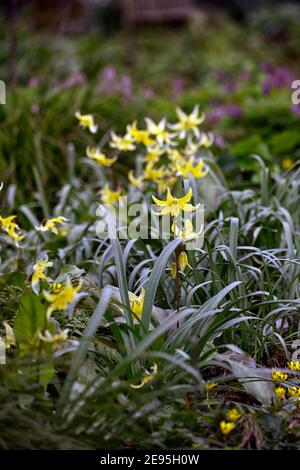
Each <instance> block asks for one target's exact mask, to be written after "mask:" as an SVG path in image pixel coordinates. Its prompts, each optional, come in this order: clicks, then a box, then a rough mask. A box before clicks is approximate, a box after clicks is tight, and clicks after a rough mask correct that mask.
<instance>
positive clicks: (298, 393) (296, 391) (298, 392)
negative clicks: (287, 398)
mask: <svg viewBox="0 0 300 470" xmlns="http://www.w3.org/2000/svg"><path fill="white" fill-rule="evenodd" d="M288 391H289V394H290V395H291V397H300V388H299V387H295V386H294V387H288Z"/></svg>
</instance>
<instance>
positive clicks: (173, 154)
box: [168, 149, 184, 165]
mask: <svg viewBox="0 0 300 470" xmlns="http://www.w3.org/2000/svg"><path fill="white" fill-rule="evenodd" d="M168 156H169V159H170V160H171V161H172V162H173V163H174V164H175V165H176V163H177V162H178V161H180V160H184V156H183V154H182V153H181V152H180V151H179V150H178V149H169V153H168Z"/></svg>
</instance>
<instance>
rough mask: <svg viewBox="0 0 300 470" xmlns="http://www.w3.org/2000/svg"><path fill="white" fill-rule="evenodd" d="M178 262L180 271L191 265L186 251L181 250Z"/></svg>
mask: <svg viewBox="0 0 300 470" xmlns="http://www.w3.org/2000/svg"><path fill="white" fill-rule="evenodd" d="M178 264H179V269H180V271H182V272H184V271H185V268H186V267H187V266H188V267H189V268H190V267H191V266H190V265H189V261H188V257H187V254H186V252H185V251H181V252H180V254H179V257H178Z"/></svg>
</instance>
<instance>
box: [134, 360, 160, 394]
mask: <svg viewBox="0 0 300 470" xmlns="http://www.w3.org/2000/svg"><path fill="white" fill-rule="evenodd" d="M156 375H157V365H156V364H154V365H153V366H152V367H151V368H150V371H148V370H145V374H144V376H143V377H142V381H141V383H140V384H139V385H133V384H130V387H132V388H142V387H143V386H144V385H146V384H148V383H149V382H151V381H152V380H153V379H154V378H155V377H156Z"/></svg>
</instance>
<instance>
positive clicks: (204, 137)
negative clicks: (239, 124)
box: [199, 132, 214, 148]
mask: <svg viewBox="0 0 300 470" xmlns="http://www.w3.org/2000/svg"><path fill="white" fill-rule="evenodd" d="M213 143H214V135H213V134H212V132H208V133H207V134H205V133H204V132H202V134H201V137H200V139H199V146H200V147H205V148H208V147H210V146H211V145H212V144H213Z"/></svg>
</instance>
